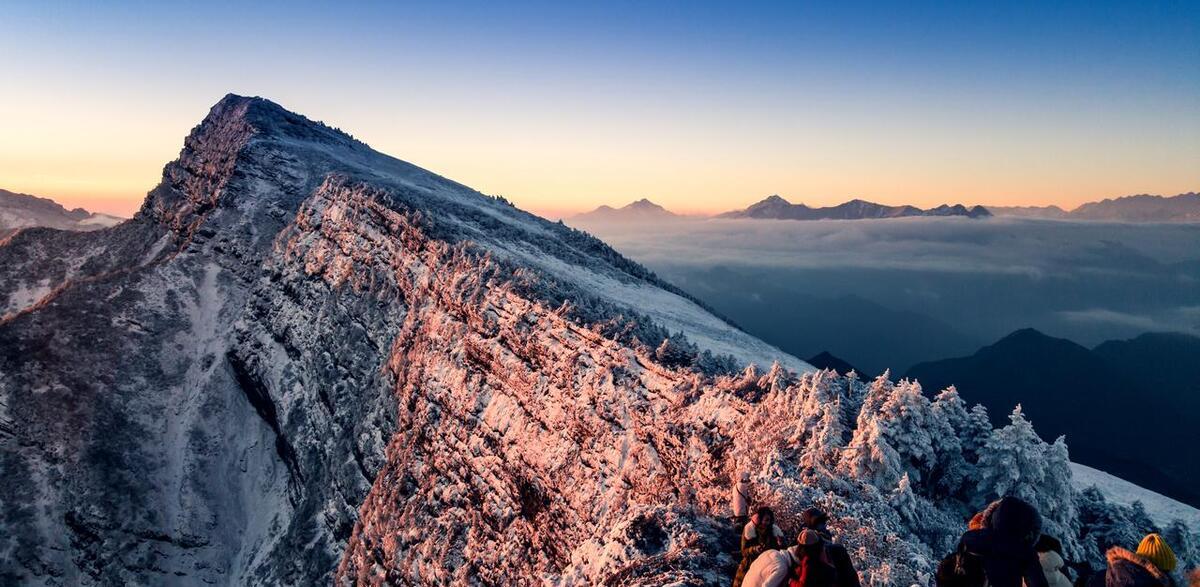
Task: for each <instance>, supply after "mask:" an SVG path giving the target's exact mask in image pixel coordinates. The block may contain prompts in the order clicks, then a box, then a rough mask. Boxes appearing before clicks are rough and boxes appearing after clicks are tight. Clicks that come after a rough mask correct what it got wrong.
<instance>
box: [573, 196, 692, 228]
mask: <svg viewBox="0 0 1200 587" xmlns="http://www.w3.org/2000/svg"><path fill="white" fill-rule="evenodd" d="M678 217H679V215H678V214H676V213H674V212H671V211H670V210H667V209H666V208H663V207H662V206H660V205H658V204H655V203H654V202H651V201H650V200H649V199H648V198H640V199H638V200H634V201H633V202H630V203H628V204H626V205H624V206H621V207H620V208H613V207H612V206H609V205H607V204H603V205H600V206H598V207H596V209H595V210H592V211H590V212H583V213H581V214H576V215H575V216H573V217H572V219H573V220H582V221H588V220H594V221H597V220H602V221H621V222H637V221H641V220H651V219H653V220H663V219H669V218H678Z"/></svg>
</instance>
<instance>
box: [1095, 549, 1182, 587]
mask: <svg viewBox="0 0 1200 587" xmlns="http://www.w3.org/2000/svg"><path fill="white" fill-rule="evenodd" d="M1105 558H1107V559H1108V573H1107V578H1108V585H1110V586H1112V585H1119V586H1121V587H1126V586H1129V587H1156V586H1159V585H1170V584H1171V578H1170V577H1169V576H1168V575H1167V574H1166V573H1164V572H1163V571H1162V569H1159V568H1158V567H1156V566H1154V563H1152V562H1150V561H1149V560H1148V559H1147V558H1146V557H1143V556H1141V555H1139V554H1137V553H1136V552H1133V551H1131V550H1129V549H1126V548H1121V547H1120V546H1114V547H1112V548H1110V549H1108V553H1107V554H1106V555H1105Z"/></svg>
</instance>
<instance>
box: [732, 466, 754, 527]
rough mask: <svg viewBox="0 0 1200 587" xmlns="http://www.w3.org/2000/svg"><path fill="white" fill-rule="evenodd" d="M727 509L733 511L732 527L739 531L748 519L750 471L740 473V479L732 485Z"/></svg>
mask: <svg viewBox="0 0 1200 587" xmlns="http://www.w3.org/2000/svg"><path fill="white" fill-rule="evenodd" d="M729 509H730V510H732V511H733V527H734V528H735V529H736V530H737V531H741V529H742V527H743V526H745V525H746V522H748V521H750V473H742V477H741V480H740V481H738V482H737V483H735V484H734V485H733V495H732V496H731V497H730V499H729Z"/></svg>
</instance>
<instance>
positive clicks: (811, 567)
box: [788, 528, 837, 587]
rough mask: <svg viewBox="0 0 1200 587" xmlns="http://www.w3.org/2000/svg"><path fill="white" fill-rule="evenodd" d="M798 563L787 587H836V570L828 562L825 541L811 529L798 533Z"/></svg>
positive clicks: (793, 569) (793, 568)
mask: <svg viewBox="0 0 1200 587" xmlns="http://www.w3.org/2000/svg"><path fill="white" fill-rule="evenodd" d="M797 542H799V543H800V544H799V549H798V551H799V552H798V553H797V558H798V559H799V560H798V562H797V563H796V564H795V565H794V566H793V567H792V576H791V580H790V581H789V582H788V587H837V569H835V568H834V567H833V564H832V563H831V562H830V561H829V558H828V551H827V550H826V548H825V539H824V538H822V536H821V535H820V534H819V533H818V532H817V531H816V530H813V529H810V528H805V529H804V531H802V532H800V538H799V539H798V540H797Z"/></svg>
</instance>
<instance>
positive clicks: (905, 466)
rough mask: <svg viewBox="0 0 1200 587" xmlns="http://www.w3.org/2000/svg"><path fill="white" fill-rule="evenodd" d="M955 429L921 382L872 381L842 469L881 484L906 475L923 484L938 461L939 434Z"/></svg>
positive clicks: (889, 484)
mask: <svg viewBox="0 0 1200 587" xmlns="http://www.w3.org/2000/svg"><path fill="white" fill-rule="evenodd" d="M943 434H953V432H952V431H951V429H950V427H949V426H948V425H946V424H945V423H944V422H939V421H938V419H937V418H936V417H935V416H934V414H933V411H932V409H931V408H930V404H929V399H928V398H926V397H925V396H924V395H923V394H922V393H921V386H920V384H918V383H916V382H915V381H908V380H904V381H901V382H900V383H898V384H896V385H886V386H885V385H878V381H877V382H876V384H873V385H872V388H871V391H869V392H868V394H867V398H866V401H865V402H864V403H863V408H862V412H861V413H860V414H859V418H858V428H857V429H856V430H855V431H854V436H853V437H852V438H851V440H850V444H849V445H848V446H847V448H846V451H844V452H843V457H842V463H841V470H843V471H845V472H848V473H850V474H852V475H855V476H856V477H857V478H860V479H863V480H867V481H869V482H871V483H873V484H875V486H876V487H880V488H892V487H895V486H896V485H897V484H898V483H899V482H900V478H901V477H902V476H904V475H905V474H907V475H908V476H909V477H910V478H911V480H912V482H913V483H914V484H923V483H924V482H925V480H926V478H927V477H928V476H929V474H930V472H932V471H933V470H934V468H935V467H936V464H937V454H936V450H935V448H934V447H935V440H934V435H943Z"/></svg>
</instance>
